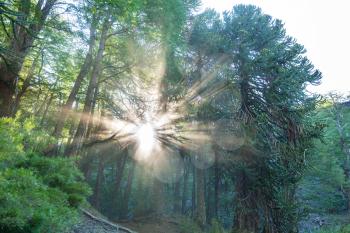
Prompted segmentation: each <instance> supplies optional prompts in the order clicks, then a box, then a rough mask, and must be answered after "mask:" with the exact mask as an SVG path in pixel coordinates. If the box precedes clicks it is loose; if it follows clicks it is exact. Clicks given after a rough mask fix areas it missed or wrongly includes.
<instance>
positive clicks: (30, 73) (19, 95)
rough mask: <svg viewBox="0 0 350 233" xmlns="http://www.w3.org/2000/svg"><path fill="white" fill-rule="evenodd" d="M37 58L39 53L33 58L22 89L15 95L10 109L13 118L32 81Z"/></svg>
mask: <svg viewBox="0 0 350 233" xmlns="http://www.w3.org/2000/svg"><path fill="white" fill-rule="evenodd" d="M39 56H40V53H39V54H38V56H36V57H35V58H34V60H33V62H32V65H31V67H30V69H29V71H28V74H27V77H26V79H25V80H24V82H23V85H22V88H21V90H20V91H19V92H18V93H17V95H16V98H15V102H14V104H13V107H12V116H13V117H14V116H15V115H16V113H17V111H18V109H19V104H20V101H21V98H22V96H23V95H24V94H25V92H26V91H27V89H28V88H29V87H30V82H31V81H32V79H33V77H34V70H35V68H36V66H37V64H38V60H39Z"/></svg>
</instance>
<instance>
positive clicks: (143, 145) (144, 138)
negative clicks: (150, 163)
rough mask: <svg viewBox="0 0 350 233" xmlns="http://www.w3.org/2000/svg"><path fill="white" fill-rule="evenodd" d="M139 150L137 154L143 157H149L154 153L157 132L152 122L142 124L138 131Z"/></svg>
mask: <svg viewBox="0 0 350 233" xmlns="http://www.w3.org/2000/svg"><path fill="white" fill-rule="evenodd" d="M136 140H137V151H136V154H137V155H138V157H141V158H142V159H147V158H149V156H150V155H151V154H152V152H153V149H154V146H155V142H156V132H155V130H154V128H153V126H152V125H151V124H150V123H145V124H142V125H140V126H139V127H138V128H137V131H136Z"/></svg>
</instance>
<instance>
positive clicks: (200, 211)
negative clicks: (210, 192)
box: [195, 168, 206, 227]
mask: <svg viewBox="0 0 350 233" xmlns="http://www.w3.org/2000/svg"><path fill="white" fill-rule="evenodd" d="M204 182H205V171H204V170H203V169H198V168H197V169H196V201H197V205H196V212H195V213H196V216H195V219H196V221H197V222H198V224H199V225H200V226H201V227H204V226H205V224H206V207H205V206H206V205H205V187H204V186H205V184H204Z"/></svg>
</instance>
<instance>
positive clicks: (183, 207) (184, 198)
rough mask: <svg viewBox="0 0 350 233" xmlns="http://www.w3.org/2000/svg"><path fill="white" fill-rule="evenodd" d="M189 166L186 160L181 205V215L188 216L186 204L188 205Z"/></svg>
mask: <svg viewBox="0 0 350 233" xmlns="http://www.w3.org/2000/svg"><path fill="white" fill-rule="evenodd" d="M188 175H189V171H188V166H187V164H186V160H185V168H184V182H183V188H182V203H181V213H182V214H186V207H187V206H186V204H187V192H188Z"/></svg>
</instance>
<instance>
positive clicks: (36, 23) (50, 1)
mask: <svg viewBox="0 0 350 233" xmlns="http://www.w3.org/2000/svg"><path fill="white" fill-rule="evenodd" d="M56 1H57V0H47V1H42V0H40V1H38V3H37V5H36V6H35V12H34V18H35V19H34V20H31V21H30V22H29V21H28V15H29V14H30V8H31V1H29V0H24V1H20V3H19V6H18V10H19V12H20V13H21V14H20V15H18V16H17V17H18V18H17V20H18V21H22V22H25V23H21V24H19V23H15V24H14V26H13V38H11V40H10V43H9V47H8V50H9V51H11V52H10V53H11V54H10V55H8V56H6V55H5V56H4V57H3V61H2V62H1V63H0V117H9V116H11V115H12V107H13V97H14V95H15V93H16V88H17V82H18V75H19V72H20V71H21V69H22V66H23V62H24V59H25V57H26V56H27V54H28V53H29V51H30V48H31V47H32V46H33V43H34V39H35V38H34V37H33V35H38V34H39V32H40V31H41V29H42V27H43V26H44V22H45V20H46V18H47V16H48V15H49V13H50V11H51V9H52V8H53V6H54V4H55V3H56ZM23 25H29V28H25V27H24V26H23ZM29 31H30V33H29Z"/></svg>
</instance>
